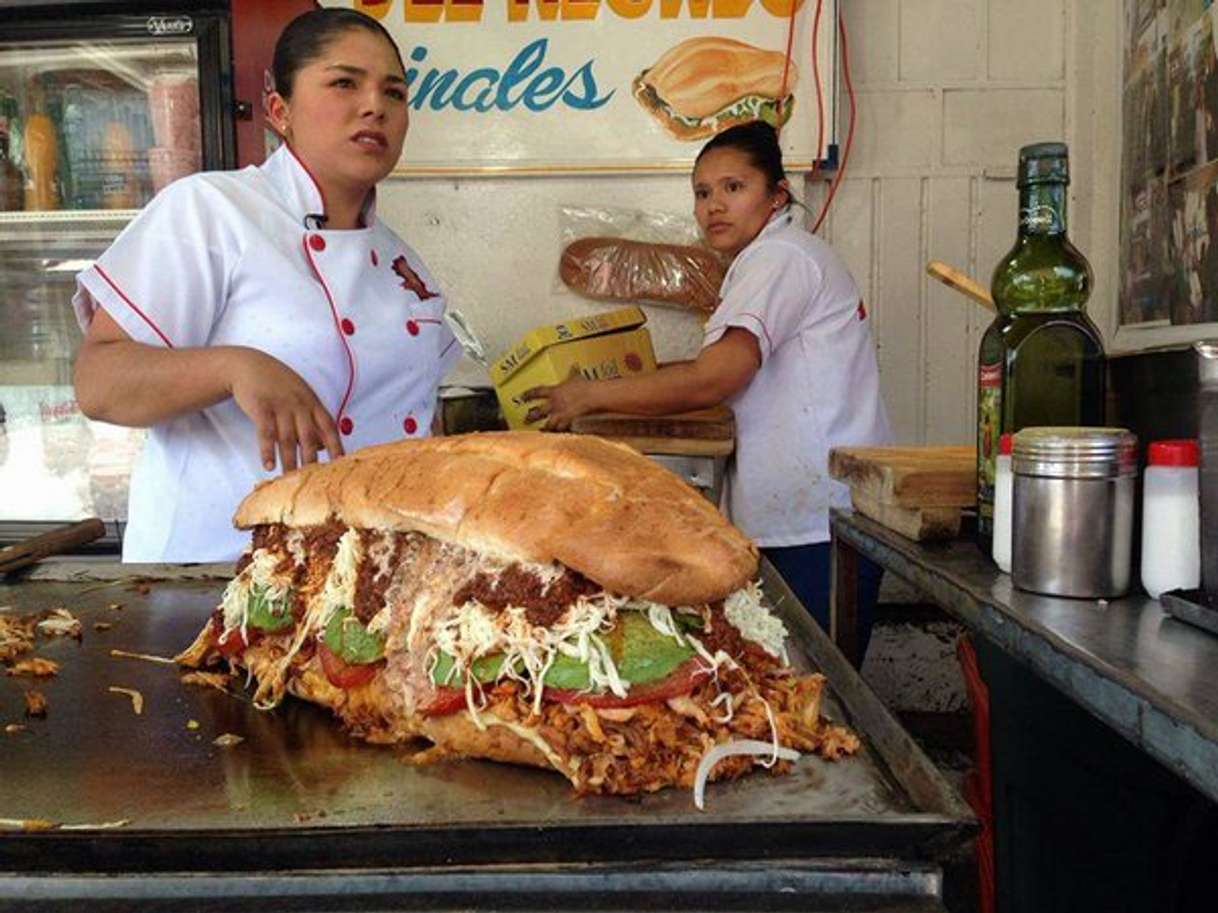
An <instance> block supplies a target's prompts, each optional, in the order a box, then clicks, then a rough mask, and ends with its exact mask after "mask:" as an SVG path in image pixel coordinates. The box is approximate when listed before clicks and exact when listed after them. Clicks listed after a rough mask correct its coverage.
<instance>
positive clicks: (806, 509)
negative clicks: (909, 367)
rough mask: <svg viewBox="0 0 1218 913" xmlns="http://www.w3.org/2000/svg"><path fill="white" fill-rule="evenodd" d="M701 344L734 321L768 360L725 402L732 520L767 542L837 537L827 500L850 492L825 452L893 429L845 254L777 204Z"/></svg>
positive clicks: (885, 436) (743, 256)
mask: <svg viewBox="0 0 1218 913" xmlns="http://www.w3.org/2000/svg"><path fill="white" fill-rule="evenodd" d="M720 299H721V300H720V304H719V306H718V308H716V310H715V312H714V313H713V314H712V315H711V317H710V319H709V320H708V321H707V324H706V330H705V341H704V345H707V346H709V345H711V344H712V343H714V342H717V341H718V340H719V339H720V338H721V337H722V336H723V334H724V332H726V330H727V328H728V327H741V328H742V329H745V330H747V331H748V332H750V333H752V334H753V335H754V336H756V337H757V341H758V343H759V344H760V349H761V367H760V368H759V369H758V370H757V373H756V374H755V375H754V376H753V379H752V380H751V381H750V382H749V384H748V386H747V387H745V388H744V389H743V390H741V391H740V392H738V393H736V394H735V395H734V396H733V397H732V398H731V399H730V400H729V401H728V405H730V406H731V407H732V409H733V410H734V411H735V414H736V451H735V457H734V460H733V462H732V464H731V465H730V466H729V469H728V472H727V475H726V478H725V480H724V506H725V507H726V509H727V511H728V514H729V516H730V517H731V519H732V522H733V523H735V524H736V525H737V526H738V527H740V529H742V530H743V531H744V532H745V533H746V534H748V535H749V536H750V537H751V538H752V539H753V540H754V541H755V542H756V543H757V544H758V545H759V546H761V547H764V548H770V547H782V546H792V545H809V544H813V543H817V542H827V541H828V540H829V508H830V507H849V506H850V492H849V489H848V488H847V487H846V486H845V485H843V484H842V483H840V482H837V481H835V480H833V479H831V478H829V471H828V470H829V449H830V448H831V447H835V446H839V445H841V446H846V445H853V446H876V445H883V444H886V443H888V442H889V440H890V438H891V432H890V431H889V426H888V417H887V414H886V413H885V411H884V405H883V403H882V401H881V400H880V379H879V370H878V366H877V362H876V353H875V346H874V344H873V342H872V339H871V332H870V329H869V327H868V320H867V312H866V308H865V307H864V305H863V302H862V298H861V296H860V295H859V291H858V288H857V286H856V285H855V284H854V280H853V279H852V278H851V276H850V272H849V270H847V268H846V265H845V264H844V263H843V262H842V260H841V258H839V257H838V256H837V254H836V253H834V252H833V249H832V248H831V247H829V245H828V244H826V243H825V242H824V241H821V240H820V239H819V238H817V237H815V236H813V235H812V234H810V233H808V232H807V231H805V230H804V229H802V228H800V227H799V226H797V225H795V224H794V223H793V220H792V218H791V214H790V211H789V210H788V209H784V210H782V211H780V212H779V213H777V214H776V215H775V216H774V217H773V218H772V219H771V220H770V222H769V224H768V225H766V227H765V228H763V229H762V230H761V233H760V234H758V236H757V237H756V238H754V239H753V241H752V242H751V243H750V244H749V245H748V246H747V247H746V248H745V249H744V250H742V251H741V252H740V253H739V254H738V255H737V256H736V258H735V260H734V261H733V262H732V265H731V267H730V268H729V269H728V271H727V275H726V276H725V277H724V280H723V286H722V288H721V290H720Z"/></svg>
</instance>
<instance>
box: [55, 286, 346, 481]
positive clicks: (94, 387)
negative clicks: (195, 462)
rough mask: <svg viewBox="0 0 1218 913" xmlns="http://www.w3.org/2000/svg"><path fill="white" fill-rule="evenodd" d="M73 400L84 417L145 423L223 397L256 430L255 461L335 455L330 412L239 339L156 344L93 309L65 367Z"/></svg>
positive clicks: (288, 465) (292, 463)
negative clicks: (202, 344) (201, 344)
mask: <svg viewBox="0 0 1218 913" xmlns="http://www.w3.org/2000/svg"><path fill="white" fill-rule="evenodd" d="M73 382H74V385H75V390H76V401H77V404H78V405H79V406H80V410H81V412H83V413H84V414H85V415H87V416H88V417H89V418H93V419H97V420H99V421H104V422H110V423H112V424H116V425H128V426H131V427H147V426H149V425H155V424H159V423H161V422H165V421H168V420H170V419H173V418H177V417H178V416H180V415H186V414H188V413H191V412H198V411H199V410H200V409H204V408H206V407H208V406H212V405H215V404H216V403H219V402H223V401H224V400H226V399H228V398H229V397H230V396H231V397H232V398H233V400H234V401H235V402H236V404H237V406H238V408H240V409H241V411H242V412H244V413H245V414H246V415H247V416H249V418H250V420H251V421H253V423H254V425H255V427H256V428H257V432H258V448H259V452H260V455H261V458H262V464H263V465H264V466H265V467H266V468H267V469H268V470H270V469H274V468H275V458H276V453H275V451H276V449H278V451H279V454H278V456H279V463H280V465H281V466H282V467H283V469H284V470H285V471H286V470H289V469H295V468H296V466H297V465H298V464H299V463H312V462H315V461H316V460H317V454H318V452H319V451H320V450H323V449H324V450H326V451H327V452H328V453H329V454H330V456H331V457H335V456H341V455H342V452H343V448H342V443H341V441H340V440H339V436H338V430H337V428H336V427H335V424H334V419H333V417H332V416H331V415H330V413H329V412H328V411H327V410H326V408H325V407H324V406H323V405H322V404H321V401H320V400H318V398H317V396H316V394H315V393H314V392H313V390H312V389H311V388H310V387H309V385H308V384H306V383H305V382H304V381H303V380H302V379H301V378H300V376H299V375H298V374H296V372H295V371H293V370H292V369H291V368H289V367H287V365H285V364H283V363H282V362H280V361H278V360H277V359H275V358H272V357H271V356H270V355H267V354H265V353H263V352H259V351H257V350H256V349H250V348H245V347H242V346H216V347H212V348H183V349H161V348H157V347H155V346H149V345H145V344H143V343H139V342H135V341H134V340H132V339H131V338H130V337H129V336H128V335H127V334H126V333H125V332H124V331H123V329H122V328H121V327H120V326H119V325H118V324H117V323H115V321H114V320H113V318H111V317H110V315H109V314H107V313H106V312H105V310H104V309H102V308H98V309H97V311H96V312H95V314H94V315H93V320H92V322H91V323H90V324H89V328H88V330H87V331H86V332H85V338H84V342H83V343H82V344H81V347H80V351H79V353H78V354H77V357H76V365H75V368H74V373H73Z"/></svg>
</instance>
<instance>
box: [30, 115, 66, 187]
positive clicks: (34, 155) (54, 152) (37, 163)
mask: <svg viewBox="0 0 1218 913" xmlns="http://www.w3.org/2000/svg"><path fill="white" fill-rule="evenodd" d="M55 133H56V131H55V125H54V124H52V123H51V119H50V118H49V117H47V116H46V115H45V114H43V113H41V112H35V113H33V114H31V115H30V116H29V117H27V118H26V119H25V131H24V143H23V144H22V145H23V149H24V151H25V208H26V209H33V210H45V209H58V208H59V143H58V139H57V137H56V135H55Z"/></svg>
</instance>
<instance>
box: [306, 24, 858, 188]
mask: <svg viewBox="0 0 1218 913" xmlns="http://www.w3.org/2000/svg"><path fill="white" fill-rule="evenodd" d="M322 5H323V6H337V7H349V8H351V7H353V8H355V9H358V10H360V11H361V12H364V13H367V14H368V15H370V16H373V17H375V18H377V19H378V20H379V21H380V22H381V24H382V25H384V26H385V27H386V29H387V30H388V31H389V32H390V34H391V35H393V37H394V39H395V40H396V41H397V43H398V46H399V48H400V49H401V52H402V56H403V61H404V63H405V65H406V76H407V83H408V90H409V94H410V106H411V129H410V134H409V136H408V138H407V141H406V148H405V150H404V152H403V157H402V161H401V162H400V163H399V167H398V170H397V172H398V173H399V174H499V173H530V172H532V173H537V172H545V173H551V172H563V171H574V172H621V171H640V170H657V171H663V170H681V171H685V170H688V168H689V167H690V166H691V164H692V162H693V158H694V156H695V155H696V154H697V151H698V149H699V148H700V147H701V145H702V144H703V143H704V142H705V141H706V139H707V138H709V137H710V136H712V135H713V134H714V133H715V132H717V131H718V130H719V129H722V128H723V127H725V126H729V125H730V124H731V123H733V122H738V121H741V120H753V119H756V118H759V117H760V118H763V119H766V120H770V121H771V122H782V123H783V124H784V126H783V128H782V132H781V141H782V145H783V151H784V157H785V159H786V161H787V166H788V168H789V169H791V170H807V169H809V168H811V167H812V166H813V164H814V163H817V162H821V161H823V160H825V158H826V150H827V149H829V148H830V146H831V145H832V144H833V143H834V142H835V139H834V136H833V134H832V130H831V129H830V127H831V125H832V124H833V123H834V92H833V89H832V86H833V77H834V74H835V72H836V65H835V60H834V51H835V48H836V32H837V4H836V0H326V2H323V4H322ZM814 34H815V35H816V41H815V42H814V41H813V37H814ZM788 39H789V40H790V47H791V56H790V60H789V61H788V56H787V46H788ZM814 47H815V49H816V55H815V66H814V60H813V49H814ZM818 77H819V78H818Z"/></svg>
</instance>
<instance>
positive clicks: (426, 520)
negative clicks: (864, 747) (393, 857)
mask: <svg viewBox="0 0 1218 913" xmlns="http://www.w3.org/2000/svg"><path fill="white" fill-rule="evenodd" d="M235 522H236V523H237V525H238V526H240V527H242V528H247V529H250V530H251V531H252V542H251V545H250V548H249V550H248V551H247V552H246V554H245V555H244V556H243V557H242V559H241V560H240V562H239V563H238V566H237V569H236V575H235V577H234V578H233V580H232V581H231V582H230V584H229V585H228V587H227V589H226V590H225V593H224V596H223V598H222V601H221V604H220V606H219V607H218V608H217V609H216V610H215V612H214V613H213V614H212V616H211V617H210V618H209V619H208V621H207V623H206V625H205V626H204V628H203V630H202V631H201V632H200V633H199V636H198V637H197V638H196V640H195V642H194V643H193V644H192V645H191V646H190V647H189V648H188V649H187V650H186V651H185V652H184V653H183V654H182V655H180V656H179V657H178V661H179V662H181V663H182V664H183V665H185V666H188V667H191V668H199V667H217V666H218V667H220V668H221V669H223V668H225V667H227V670H228V672H229V674H230V675H232V676H233V677H238V676H239V677H240V678H244V679H245V680H246V681H247V682H248V683H249V685H250V687H251V688H252V689H253V694H252V699H253V702H254V704H255V705H256V706H258V707H261V708H264V709H271V708H273V707H275V706H276V705H278V704H279V703H280V702H281V701H282V700H283V699H284V698H285V697H286V696H288V695H294V696H295V697H297V698H299V699H302V700H305V701H308V702H312V703H315V704H319V705H321V706H323V707H326V708H328V709H329V710H331V711H332V712H333V713H334V715H335V716H336V717H337V718H338V719H339V720H340V721H341V722H342V723H343V724H344V726H345V727H346V728H347V730H348V731H349V732H351V733H352V734H353V735H355V736H357V737H360V738H363V739H366V740H368V741H370V742H374V743H379V744H399V743H410V742H414V741H415V740H425V741H427V742H430V743H432V746H433V747H432V748H430V749H428V750H427V751H425V752H423V754H424V755H425V756H427V758H428V759H433V758H435V757H437V756H439V757H467V758H485V759H490V760H496V761H503V762H510V763H517V764H525V765H532V766H537V767H543V768H551V769H553V770H555V771H557V772H559V773H560V774H562V775H563V776H565V777H566V778H567V779H568V780H569V781H570V782H571V783H572V785H573V786H574V787H575V789H576V791H578V792H579V793H612V794H619V795H621V794H636V793H643V792H651V791H654V790H658V789H662V788H664V787H670V786H683V787H686V788H690V787H692V788H693V789H694V791H695V792H694V795H695V801H698V800H699V799H700V796H701V791H702V788H703V786H704V784H705V783H706V782H707V781H708V780H714V779H734V778H736V777H740V776H743V775H745V774H747V773H749V772H750V771H752V770H754V769H755V768H756V767H757V766H763V767H767V768H770V769H771V772H773V773H781V772H783V771H785V770H788V769H789V764H790V761H791V760H792V759H793V758H795V757H798V753H800V752H810V753H815V754H818V755H821V756H822V757H826V758H837V757H839V756H841V755H843V754H851V753H853V752H854V751H856V750H857V748H858V746H859V742H858V739H857V738H856V737H855V736H854V735H853V734H852V733H850V732H849V731H847V730H846V729H844V728H843V727H842V726H840V725H837V724H834V723H831V722H829V721H828V720H827V719H825V718H824V716H823V715H822V713H821V704H822V691H823V689H824V685H825V680H824V677H823V676H822V675H819V674H817V673H814V672H808V671H804V672H799V671H797V670H796V669H795V668H793V666H792V665H791V664H790V663H789V661H788V656H787V631H786V628H785V626H784V624H783V622H782V621H781V619H780V618H778V617H777V616H776V615H775V614H774V613H773V612H772V610H771V609H770V608H769V607H768V606H767V605H766V604H765V602H764V601H763V598H762V593H761V590H760V588H759V587H758V585H757V584H756V582H755V577H756V575H757V571H758V567H757V564H758V555H757V550H756V548H755V546H754V545H753V544H752V542H751V541H750V540H748V539H747V538H746V537H745V536H744V535H743V534H742V533H741V532H739V530H737V529H736V528H735V527H733V526H732V525H731V524H730V523H728V522H727V521H726V520H725V519H724V518H723V517H722V516H721V515H720V513H719V512H718V510H717V509H716V508H715V506H714V505H713V504H711V503H710V502H709V501H708V500H706V499H705V498H703V497H702V496H701V495H700V494H698V493H697V492H696V491H695V490H694V489H693V488H692V487H691V486H690V485H688V484H687V483H686V482H684V481H683V480H682V479H681V478H679V477H678V476H677V475H675V474H673V473H671V472H669V471H668V470H666V469H664V468H662V467H661V466H659V465H658V464H656V463H654V462H652V461H651V460H649V459H648V458H646V457H644V456H642V455H641V454H638V453H636V452H635V451H633V450H631V449H629V448H628V447H625V446H624V445H620V444H616V443H611V442H609V441H605V440H602V439H599V438H594V437H590V436H583V435H559V434H542V433H539V432H528V431H524V432H502V433H484V434H470V435H457V436H452V437H439V438H428V439H423V440H409V441H402V442H397V443H393V444H386V445H382V446H378V447H371V448H367V449H365V450H361V451H359V452H357V453H354V454H349V455H347V456H345V457H342V458H340V459H337V460H334V461H333V462H330V463H324V464H312V465H310V466H307V467H304V468H302V469H298V470H296V471H294V472H290V473H287V474H285V475H283V476H281V477H280V478H278V479H276V480H274V481H271V482H268V483H265V484H263V485H261V486H259V487H258V488H256V489H255V490H254V491H253V492H252V493H251V494H250V495H249V496H248V497H247V498H246V499H245V501H244V502H243V503H242V504H241V506H240V507H239V508H238V511H237V515H236V517H235Z"/></svg>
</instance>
